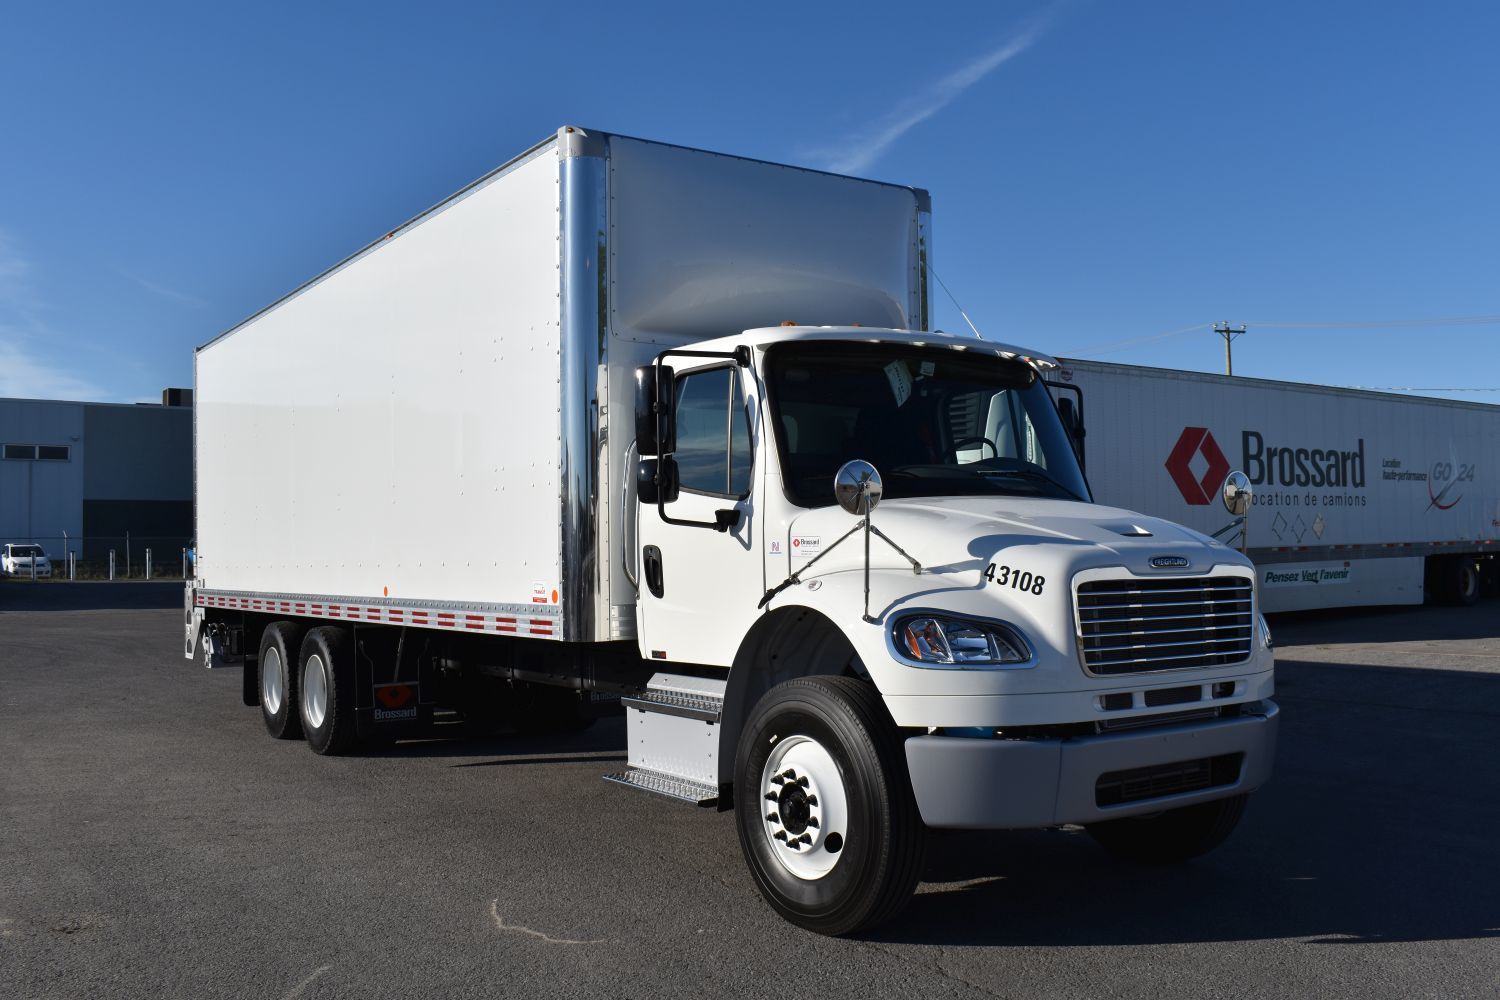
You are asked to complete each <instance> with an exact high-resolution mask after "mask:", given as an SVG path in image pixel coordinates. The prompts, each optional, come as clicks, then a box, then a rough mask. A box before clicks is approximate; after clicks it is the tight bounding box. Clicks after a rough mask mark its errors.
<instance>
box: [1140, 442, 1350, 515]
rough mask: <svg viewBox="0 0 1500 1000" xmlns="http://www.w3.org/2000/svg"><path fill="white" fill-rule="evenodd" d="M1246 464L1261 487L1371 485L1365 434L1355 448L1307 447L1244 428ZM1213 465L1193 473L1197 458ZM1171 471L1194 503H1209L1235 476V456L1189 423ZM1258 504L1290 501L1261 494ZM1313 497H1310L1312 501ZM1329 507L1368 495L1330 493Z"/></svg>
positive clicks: (1174, 450) (1326, 502)
mask: <svg viewBox="0 0 1500 1000" xmlns="http://www.w3.org/2000/svg"><path fill="white" fill-rule="evenodd" d="M1240 449H1241V450H1240V468H1241V469H1242V470H1243V471H1244V473H1245V475H1246V476H1247V477H1248V478H1249V480H1250V482H1251V484H1253V485H1255V486H1281V487H1304V488H1312V489H1323V488H1334V489H1343V490H1363V489H1364V488H1365V439H1364V438H1359V439H1357V441H1356V443H1355V446H1354V447H1353V448H1328V447H1324V448H1302V447H1297V446H1294V445H1281V444H1267V443H1266V440H1265V437H1264V436H1263V435H1262V434H1261V433H1260V432H1259V431H1243V432H1241V434H1240ZM1200 455H1201V456H1202V457H1203V460H1204V461H1205V462H1206V463H1207V465H1208V467H1207V469H1206V471H1205V472H1204V473H1203V475H1202V476H1201V477H1198V476H1195V475H1194V474H1193V469H1192V465H1193V462H1194V461H1195V460H1196V459H1197V458H1198V457H1199V456H1200ZM1166 469H1167V473H1168V474H1169V475H1170V476H1171V477H1172V482H1173V483H1175V484H1176V485H1177V491H1178V492H1179V493H1181V494H1182V499H1184V500H1186V501H1187V503H1188V505H1189V506H1192V507H1203V506H1207V505H1208V504H1209V503H1211V502H1212V501H1213V500H1214V498H1215V497H1216V496H1217V495H1218V492H1219V487H1220V486H1221V485H1222V484H1223V482H1224V477H1225V476H1227V475H1229V470H1230V464H1229V460H1228V459H1227V458H1225V457H1224V449H1222V448H1221V447H1219V443H1218V442H1217V441H1216V440H1214V436H1213V435H1212V434H1210V433H1209V431H1208V428H1206V427H1184V428H1183V430H1182V434H1181V435H1179V436H1178V438H1177V443H1176V444H1175V445H1173V446H1172V453H1171V454H1170V455H1168V456H1167V461H1166ZM1255 502H1256V504H1257V505H1259V504H1261V503H1262V502H1271V503H1273V504H1284V503H1290V502H1291V501H1288V500H1285V499H1284V498H1283V497H1280V495H1277V494H1270V495H1268V496H1267V497H1266V500H1264V501H1263V500H1262V498H1261V497H1260V496H1257V497H1256V500H1255ZM1312 503H1313V501H1312V500H1308V504H1309V505H1311V504H1312ZM1322 504H1323V505H1325V506H1363V504H1364V499H1363V497H1360V496H1353V495H1349V496H1347V497H1346V498H1343V499H1341V500H1339V502H1338V503H1334V502H1333V500H1332V498H1327V497H1325V498H1324V499H1323V501H1322Z"/></svg>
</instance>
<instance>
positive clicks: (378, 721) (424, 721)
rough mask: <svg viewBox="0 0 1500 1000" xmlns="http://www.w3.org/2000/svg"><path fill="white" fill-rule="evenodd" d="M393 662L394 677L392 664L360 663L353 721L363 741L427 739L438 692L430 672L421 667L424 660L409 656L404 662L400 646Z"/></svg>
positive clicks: (366, 659)
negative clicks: (423, 737) (422, 737)
mask: <svg viewBox="0 0 1500 1000" xmlns="http://www.w3.org/2000/svg"><path fill="white" fill-rule="evenodd" d="M394 659H395V660H396V661H397V662H396V669H395V671H394V676H392V673H393V672H392V671H391V669H390V666H389V664H386V665H384V666H383V667H381V668H377V666H376V663H375V662H374V661H373V660H371V659H369V658H367V657H364V656H361V657H360V659H359V673H358V676H359V690H358V692H357V693H356V697H355V703H354V704H355V708H354V718H355V729H356V731H357V732H358V734H359V738H360V740H361V741H370V742H374V743H389V742H391V741H392V740H398V739H407V738H411V737H415V736H421V735H425V734H426V733H427V732H428V731H429V730H430V729H431V726H432V715H433V707H434V705H433V694H434V693H435V692H436V690H437V685H436V684H435V682H434V679H433V678H432V677H431V676H430V674H431V670H430V669H428V668H426V667H424V666H423V665H422V658H421V657H413V656H410V655H408V656H407V657H405V660H406V662H404V663H403V662H401V660H402V657H401V655H400V647H399V646H398V647H396V655H395V657H394ZM377 674H378V675H379V676H377Z"/></svg>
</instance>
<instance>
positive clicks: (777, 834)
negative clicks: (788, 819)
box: [771, 830, 786, 840]
mask: <svg viewBox="0 0 1500 1000" xmlns="http://www.w3.org/2000/svg"><path fill="white" fill-rule="evenodd" d="M771 836H773V837H775V838H776V839H777V840H785V839H786V831H785V830H777V831H776V832H775V833H773V834H771Z"/></svg>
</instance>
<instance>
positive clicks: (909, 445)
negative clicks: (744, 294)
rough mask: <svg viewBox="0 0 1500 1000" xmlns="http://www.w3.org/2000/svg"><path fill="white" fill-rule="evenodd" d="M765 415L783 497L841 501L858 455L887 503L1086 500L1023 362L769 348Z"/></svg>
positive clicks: (1048, 406)
mask: <svg viewBox="0 0 1500 1000" xmlns="http://www.w3.org/2000/svg"><path fill="white" fill-rule="evenodd" d="M766 376H767V387H768V389H769V395H770V413H771V418H772V422H773V424H774V426H775V433H776V439H777V444H778V447H779V448H780V451H781V461H782V476H783V479H784V480H785V484H786V491H787V494H788V495H789V496H790V497H791V498H792V500H793V501H794V502H796V503H798V504H800V505H802V506H804V507H823V506H827V505H829V504H832V503H833V502H834V496H833V477H834V473H836V472H837V471H838V469H839V467H840V466H841V465H843V464H844V463H845V462H847V461H850V460H851V459H856V458H862V459H865V460H866V461H868V462H871V463H873V464H874V466H875V468H876V469H878V470H879V471H880V474H881V477H882V478H883V480H884V482H885V496H886V497H887V498H889V499H899V498H901V497H934V496H995V495H1005V496H1030V497H1050V498H1055V499H1063V500H1083V501H1087V500H1088V498H1089V493H1088V486H1087V485H1086V484H1085V483H1084V479H1083V474H1082V472H1080V471H1079V468H1078V462H1077V459H1076V457H1075V456H1074V454H1073V448H1072V445H1071V444H1070V442H1069V441H1068V437H1067V433H1066V432H1065V431H1064V430H1063V427H1062V422H1061V421H1060V420H1058V417H1057V410H1056V408H1055V407H1054V406H1053V403H1052V399H1051V396H1050V395H1049V394H1048V391H1047V387H1046V386H1045V385H1044V384H1043V383H1042V381H1041V379H1040V378H1038V377H1037V373H1036V371H1035V370H1034V369H1033V368H1032V367H1031V366H1030V365H1028V364H1025V363H1024V362H1020V361H1010V360H1006V359H1004V358H997V357H994V356H992V355H986V354H978V353H969V352H963V351H957V350H953V349H949V348H923V347H915V346H911V347H908V346H905V345H899V344H850V343H848V342H824V343H801V344H797V343H792V344H778V345H775V346H773V347H772V348H770V350H769V351H768V352H767V360H766Z"/></svg>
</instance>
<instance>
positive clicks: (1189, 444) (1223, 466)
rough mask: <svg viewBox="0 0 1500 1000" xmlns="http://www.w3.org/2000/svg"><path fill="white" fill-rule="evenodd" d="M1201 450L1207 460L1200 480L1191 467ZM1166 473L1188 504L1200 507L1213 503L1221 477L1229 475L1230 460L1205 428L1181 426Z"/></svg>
mask: <svg viewBox="0 0 1500 1000" xmlns="http://www.w3.org/2000/svg"><path fill="white" fill-rule="evenodd" d="M1200 452H1201V453H1202V454H1203V458H1204V459H1205V460H1206V461H1207V462H1208V471H1207V472H1205V473H1203V478H1202V479H1194V478H1193V470H1192V469H1191V468H1190V466H1191V465H1192V462H1193V459H1194V458H1195V457H1197V455H1198V454H1199V453H1200ZM1167 472H1168V473H1169V474H1170V475H1171V477H1172V482H1174V483H1176V484H1177V491H1178V492H1179V493H1181V494H1182V499H1184V500H1186V501H1187V502H1188V505H1189V506H1192V507H1203V506H1206V505H1208V504H1209V503H1212V502H1213V498H1214V495H1215V494H1216V493H1218V492H1219V486H1220V484H1222V483H1223V482H1224V477H1225V476H1227V475H1229V459H1227V458H1225V457H1224V452H1222V451H1221V450H1219V442H1217V441H1215V440H1214V436H1213V435H1212V434H1210V433H1208V428H1207V427H1184V428H1183V429H1182V436H1181V437H1179V438H1178V439H1177V444H1175V445H1173V447H1172V454H1170V455H1168V456H1167Z"/></svg>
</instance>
